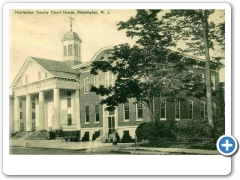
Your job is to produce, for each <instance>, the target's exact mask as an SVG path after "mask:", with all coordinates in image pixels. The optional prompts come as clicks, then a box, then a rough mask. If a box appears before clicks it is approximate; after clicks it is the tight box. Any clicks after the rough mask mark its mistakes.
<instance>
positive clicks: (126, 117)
mask: <svg viewBox="0 0 240 180" xmlns="http://www.w3.org/2000/svg"><path fill="white" fill-rule="evenodd" d="M123 106H124V120H129V102H125V103H124V105H123Z"/></svg>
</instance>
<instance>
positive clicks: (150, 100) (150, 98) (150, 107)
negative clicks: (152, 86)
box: [148, 95, 154, 122]
mask: <svg viewBox="0 0 240 180" xmlns="http://www.w3.org/2000/svg"><path fill="white" fill-rule="evenodd" d="M148 102H149V111H150V114H151V115H150V119H151V122H153V121H154V109H153V107H154V106H153V97H152V96H151V95H149V96H148Z"/></svg>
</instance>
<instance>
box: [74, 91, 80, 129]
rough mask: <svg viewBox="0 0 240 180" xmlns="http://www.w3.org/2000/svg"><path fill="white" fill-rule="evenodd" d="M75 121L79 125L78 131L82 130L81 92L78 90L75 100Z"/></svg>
mask: <svg viewBox="0 0 240 180" xmlns="http://www.w3.org/2000/svg"><path fill="white" fill-rule="evenodd" d="M73 102H74V104H73V121H75V122H76V124H77V130H80V128H81V124H80V101H79V90H76V92H75V96H74V99H73Z"/></svg>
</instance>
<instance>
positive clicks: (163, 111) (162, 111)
mask: <svg viewBox="0 0 240 180" xmlns="http://www.w3.org/2000/svg"><path fill="white" fill-rule="evenodd" d="M160 120H166V98H163V97H162V98H160Z"/></svg>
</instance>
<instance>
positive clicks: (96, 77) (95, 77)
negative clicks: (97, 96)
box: [94, 75, 99, 88]
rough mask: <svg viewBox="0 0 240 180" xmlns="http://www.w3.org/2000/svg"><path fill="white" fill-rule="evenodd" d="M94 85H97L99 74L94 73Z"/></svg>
mask: <svg viewBox="0 0 240 180" xmlns="http://www.w3.org/2000/svg"><path fill="white" fill-rule="evenodd" d="M94 86H95V87H97V88H98V87H99V76H98V75H94Z"/></svg>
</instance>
